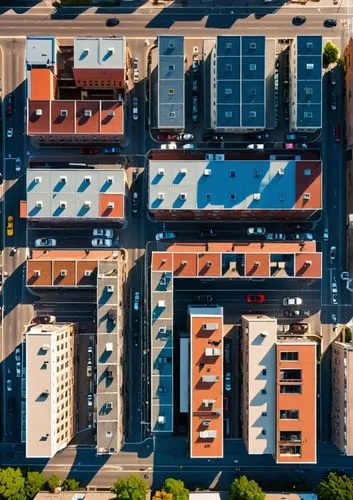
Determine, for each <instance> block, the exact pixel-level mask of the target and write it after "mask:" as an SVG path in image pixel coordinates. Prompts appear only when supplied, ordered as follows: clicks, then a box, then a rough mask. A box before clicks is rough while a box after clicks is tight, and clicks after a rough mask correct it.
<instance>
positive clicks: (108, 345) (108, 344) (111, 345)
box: [105, 342, 113, 352]
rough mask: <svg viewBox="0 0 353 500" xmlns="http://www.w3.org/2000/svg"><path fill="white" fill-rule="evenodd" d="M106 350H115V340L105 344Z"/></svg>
mask: <svg viewBox="0 0 353 500" xmlns="http://www.w3.org/2000/svg"><path fill="white" fill-rule="evenodd" d="M105 350H106V351H107V352H113V342H107V343H106V344H105Z"/></svg>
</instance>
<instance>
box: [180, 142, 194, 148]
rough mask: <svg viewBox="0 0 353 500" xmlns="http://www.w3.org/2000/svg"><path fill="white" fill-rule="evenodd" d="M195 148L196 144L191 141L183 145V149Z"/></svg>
mask: <svg viewBox="0 0 353 500" xmlns="http://www.w3.org/2000/svg"><path fill="white" fill-rule="evenodd" d="M195 148H196V144H192V143H191V142H190V143H188V144H184V145H183V149H195Z"/></svg>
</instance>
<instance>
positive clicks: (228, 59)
mask: <svg viewBox="0 0 353 500" xmlns="http://www.w3.org/2000/svg"><path fill="white" fill-rule="evenodd" d="M266 77H267V75H266V38H265V37H264V36H218V37H217V40H216V44H215V47H214V49H213V51H212V56H211V86H210V88H211V103H210V105H211V106H210V109H211V128H212V129H214V130H217V131H221V132H247V131H249V132H251V131H252V132H253V131H255V130H262V129H264V128H265V127H266Z"/></svg>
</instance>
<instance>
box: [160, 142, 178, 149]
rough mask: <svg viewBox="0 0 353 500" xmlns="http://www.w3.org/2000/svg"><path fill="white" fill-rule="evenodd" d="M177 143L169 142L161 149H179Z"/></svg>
mask: <svg viewBox="0 0 353 500" xmlns="http://www.w3.org/2000/svg"><path fill="white" fill-rule="evenodd" d="M177 147H178V146H177V144H176V142H169V143H168V144H162V145H161V149H177Z"/></svg>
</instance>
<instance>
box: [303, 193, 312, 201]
mask: <svg viewBox="0 0 353 500" xmlns="http://www.w3.org/2000/svg"><path fill="white" fill-rule="evenodd" d="M303 198H304V200H310V198H311V195H310V193H304V195H303Z"/></svg>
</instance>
